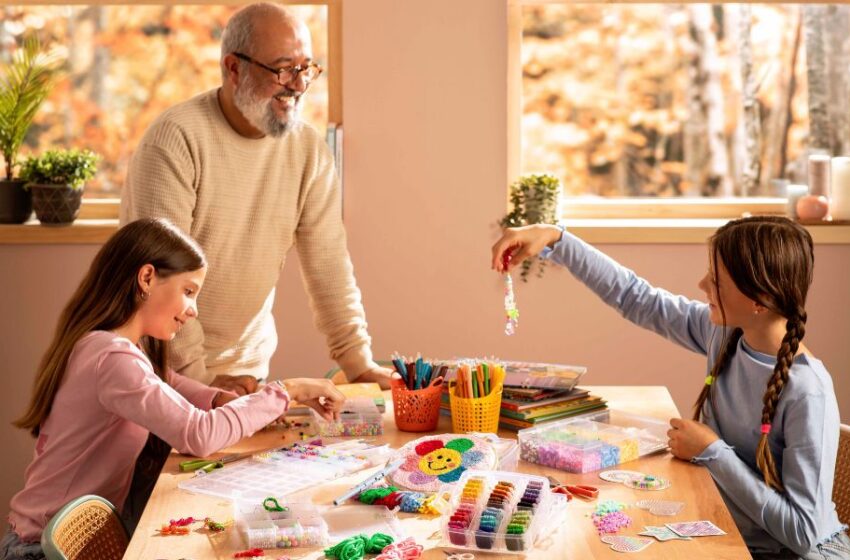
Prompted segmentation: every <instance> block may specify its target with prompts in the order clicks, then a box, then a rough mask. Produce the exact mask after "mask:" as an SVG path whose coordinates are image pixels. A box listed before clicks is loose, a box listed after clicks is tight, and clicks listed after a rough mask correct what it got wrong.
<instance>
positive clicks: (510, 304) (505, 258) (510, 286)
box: [502, 251, 519, 336]
mask: <svg viewBox="0 0 850 560" xmlns="http://www.w3.org/2000/svg"><path fill="white" fill-rule="evenodd" d="M510 262H511V254H510V252H508V251H505V253H504V255H502V268H503V269H504V271H505V272H504V274H503V276H504V277H505V334H506V335H508V336H511V335H512V334H514V333H515V332H516V328H517V325H519V309H517V307H516V298H515V297H514V281H513V280H512V279H511V273H510V272H508V265H509V264H510Z"/></svg>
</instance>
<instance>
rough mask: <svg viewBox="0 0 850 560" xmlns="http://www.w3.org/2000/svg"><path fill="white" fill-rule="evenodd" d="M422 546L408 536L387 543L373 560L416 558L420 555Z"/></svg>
mask: <svg viewBox="0 0 850 560" xmlns="http://www.w3.org/2000/svg"><path fill="white" fill-rule="evenodd" d="M423 550H424V547H423V546H422V545H421V544H416V541H415V540H413V537H408V538H406V539H404V540H403V541H399V542H395V543H392V544H388V545H387V546H385V547H384V548H383V550H381V553H380V554H379V555H378V556H376V557H375V560H416V558H419V557H420V556H422V551H423Z"/></svg>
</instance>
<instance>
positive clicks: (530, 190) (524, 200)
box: [499, 174, 561, 282]
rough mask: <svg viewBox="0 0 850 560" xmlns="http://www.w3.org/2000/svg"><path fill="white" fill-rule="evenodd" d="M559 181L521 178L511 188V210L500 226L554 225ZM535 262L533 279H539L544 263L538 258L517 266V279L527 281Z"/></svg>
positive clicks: (554, 178)
mask: <svg viewBox="0 0 850 560" xmlns="http://www.w3.org/2000/svg"><path fill="white" fill-rule="evenodd" d="M560 194H561V182H560V181H559V180H558V178H557V177H555V176H553V175H547V174H539V175H538V174H533V175H523V176H522V177H520V178H519V180H517V182H515V183H514V184H513V185H511V206H512V207H513V208H512V209H511V211H510V212H509V213H508V214H507V215H505V217H504V218H502V220H501V221H500V222H499V224H500V225H501V226H502V227H506V228H508V227H519V226H527V225H531V224H554V223H556V222H557V211H558V199H559V198H560ZM534 260H536V261H537V262H538V269H537V276H538V277H542V276H543V271H544V270H545V268H546V261H545V260H543V259H541V258H536V259H528V260H525V261H523V263H522V265H521V269H522V271H521V272H520V278H521V279H522V281H523V282H528V274H529V273H530V272H531V267H532V265H533V261H534Z"/></svg>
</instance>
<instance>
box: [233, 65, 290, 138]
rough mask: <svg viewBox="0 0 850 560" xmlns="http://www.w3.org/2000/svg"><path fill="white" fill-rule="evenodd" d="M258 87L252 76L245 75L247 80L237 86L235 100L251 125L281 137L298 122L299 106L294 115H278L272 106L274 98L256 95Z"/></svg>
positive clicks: (267, 133) (268, 134) (237, 106)
mask: <svg viewBox="0 0 850 560" xmlns="http://www.w3.org/2000/svg"><path fill="white" fill-rule="evenodd" d="M256 91H257V87H256V84H254V82H253V80H252V78H251V77H250V76H248V75H246V76H245V81H244V82H243V83H242V84H240V85H239V86H238V87H237V88H236V92H235V93H234V95H233V102H234V103H235V104H236V108H237V109H239V112H241V113H242V116H243V117H245V120H247V121H248V122H249V123H251V126H253V127H254V128H256V129H257V130H259V131H260V132H262V133H263V134H265V135H266V136H271V137H273V138H280V137H281V136H283V135H284V134H286V133H287V132H288V131H289V130H290V129H291V128H292V127H293V125H295V124H297V122H298V106H297V105H296V107H295V109H294V110H293V111H292V113H290V114H291V115H292V117H291V118H290V117H288V116H283V117H278V116H277V115H276V114H275V112H274V109H273V108H272V98H261V97H260V96H258V95H256Z"/></svg>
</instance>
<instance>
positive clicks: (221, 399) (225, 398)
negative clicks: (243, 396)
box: [213, 391, 239, 408]
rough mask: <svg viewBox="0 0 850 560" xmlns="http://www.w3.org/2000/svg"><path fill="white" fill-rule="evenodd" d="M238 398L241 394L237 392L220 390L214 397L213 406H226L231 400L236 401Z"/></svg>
mask: <svg viewBox="0 0 850 560" xmlns="http://www.w3.org/2000/svg"><path fill="white" fill-rule="evenodd" d="M238 398H239V395H237V394H236V393H231V392H230V391H219V392H218V394H217V395H216V396H215V398H214V399H213V408H218V407H220V406H224V405H226V404H227V403H229V402H230V401H235V400H236V399H238Z"/></svg>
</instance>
